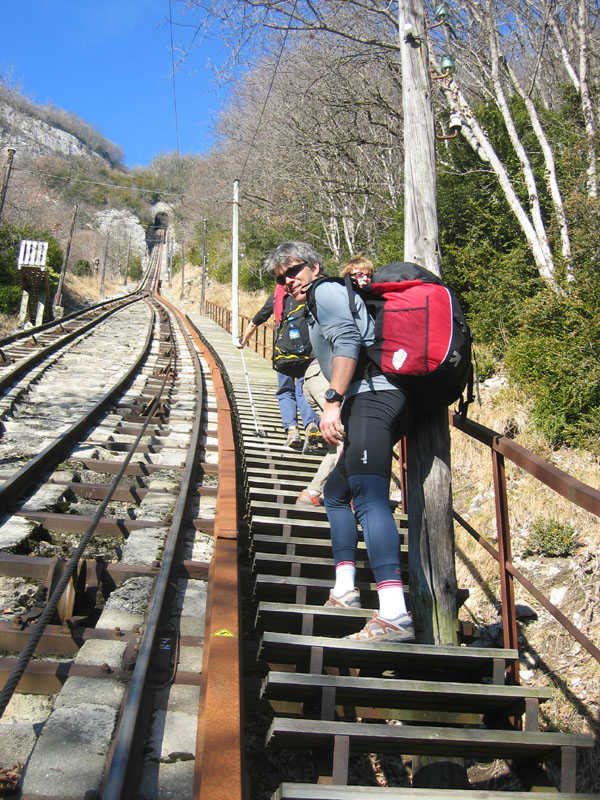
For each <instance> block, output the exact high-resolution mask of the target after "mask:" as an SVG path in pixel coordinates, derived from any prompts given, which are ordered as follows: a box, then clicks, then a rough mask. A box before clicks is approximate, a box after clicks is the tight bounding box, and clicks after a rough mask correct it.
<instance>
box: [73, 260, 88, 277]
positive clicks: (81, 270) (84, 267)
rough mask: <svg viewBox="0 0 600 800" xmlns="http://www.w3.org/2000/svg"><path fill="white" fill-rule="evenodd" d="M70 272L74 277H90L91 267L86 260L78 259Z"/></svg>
mask: <svg viewBox="0 0 600 800" xmlns="http://www.w3.org/2000/svg"><path fill="white" fill-rule="evenodd" d="M72 272H73V274H74V275H91V274H92V267H91V265H90V262H89V261H88V260H87V259H86V258H80V259H79V261H76V262H75V264H74V265H73V267H72Z"/></svg>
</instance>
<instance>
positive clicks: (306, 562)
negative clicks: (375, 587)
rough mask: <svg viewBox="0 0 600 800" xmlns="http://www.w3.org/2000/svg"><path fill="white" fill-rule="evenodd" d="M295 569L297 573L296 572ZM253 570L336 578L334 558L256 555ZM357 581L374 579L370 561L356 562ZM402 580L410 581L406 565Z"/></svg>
mask: <svg viewBox="0 0 600 800" xmlns="http://www.w3.org/2000/svg"><path fill="white" fill-rule="evenodd" d="M330 552H331V550H330ZM294 568H295V571H294ZM252 569H253V570H254V571H256V572H261V573H263V574H264V573H268V574H269V575H292V574H297V575H298V577H306V578H329V580H330V581H333V579H334V577H335V561H334V560H333V557H331V556H330V557H329V558H326V557H325V558H323V557H318V556H300V555H290V554H287V553H286V554H280V553H258V552H257V553H255V554H254V558H253V559H252ZM356 574H357V578H356V580H357V581H359V582H363V583H364V582H365V581H369V580H370V579H372V576H373V573H372V571H371V567H370V566H369V562H368V561H357V562H356ZM402 579H403V580H404V581H406V580H407V579H408V573H407V570H406V565H405V564H404V565H402Z"/></svg>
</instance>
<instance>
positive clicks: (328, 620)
mask: <svg viewBox="0 0 600 800" xmlns="http://www.w3.org/2000/svg"><path fill="white" fill-rule="evenodd" d="M373 610H374V609H372V608H329V607H325V606H323V605H319V606H314V605H308V604H302V605H300V604H298V603H270V602H267V601H264V600H263V601H261V602H260V603H259V604H258V607H257V610H256V625H257V627H260V628H261V629H262V630H269V631H276V632H278V633H289V634H291V635H296V634H300V633H302V634H304V635H310V636H338V637H339V636H346V635H347V634H349V633H355V632H356V631H358V630H360V629H361V628H362V627H363V626H364V624H365V623H366V621H367V620H368V619H370V617H371V616H372V615H373Z"/></svg>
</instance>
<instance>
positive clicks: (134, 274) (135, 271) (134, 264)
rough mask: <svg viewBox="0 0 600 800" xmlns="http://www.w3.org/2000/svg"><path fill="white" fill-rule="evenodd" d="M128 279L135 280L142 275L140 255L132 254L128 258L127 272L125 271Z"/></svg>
mask: <svg viewBox="0 0 600 800" xmlns="http://www.w3.org/2000/svg"><path fill="white" fill-rule="evenodd" d="M127 276H128V278H129V280H132V281H137V280H138V279H139V278H141V277H142V257H141V256H132V257H131V258H130V259H129V272H128V273H127Z"/></svg>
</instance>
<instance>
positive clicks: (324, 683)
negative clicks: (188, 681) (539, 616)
mask: <svg viewBox="0 0 600 800" xmlns="http://www.w3.org/2000/svg"><path fill="white" fill-rule="evenodd" d="M324 692H325V693H327V692H329V693H331V695H332V705H352V706H371V707H374V708H413V709H425V710H429V711H438V710H439V711H456V712H464V711H469V712H475V713H478V714H491V713H494V714H496V713H505V714H508V713H511V714H521V713H522V712H523V710H524V707H525V702H526V700H531V701H534V702H532V703H530V704H529V705H530V707H531V716H535V719H532V720H528V721H529V723H530V724H528V725H527V726H526V728H527V730H535V729H536V728H532V727H531V724H533V723H535V724H537V707H538V703H539V702H540V701H541V702H544V701H546V700H549V699H550V698H551V697H552V691H551V690H550V689H545V688H537V687H533V688H531V687H527V686H506V685H502V684H496V685H493V684H485V683H450V682H448V683H446V682H442V681H438V680H436V681H425V680H407V679H398V678H393V679H390V678H370V677H362V676H360V677H353V676H349V675H308V674H305V673H304V674H303V673H300V674H298V673H292V672H269V673H268V675H267V676H266V677H265V678H264V679H263V684H262V688H261V697H264V698H266V699H268V700H294V701H298V702H307V701H311V700H312V701H317V703H319V705H320V702H319V701H320V699H321V697H322V695H323V693H324ZM359 716H362V715H360V714H359Z"/></svg>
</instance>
